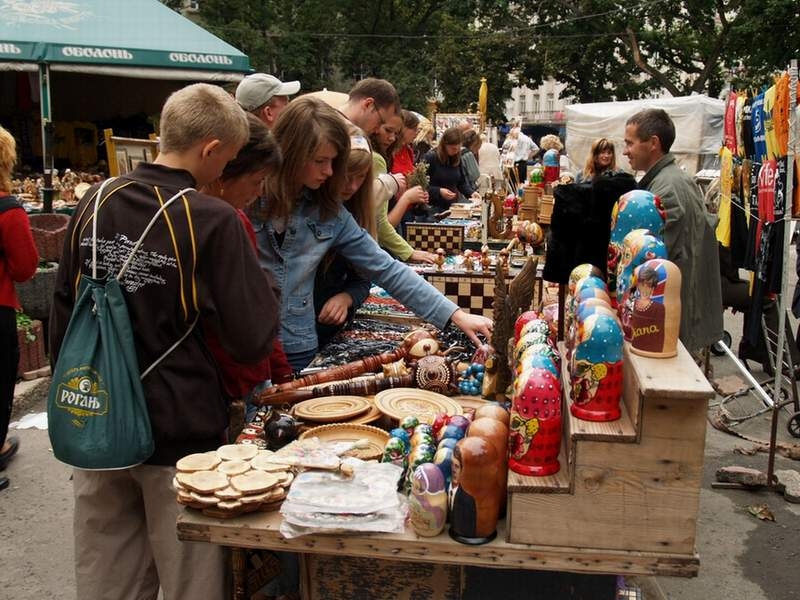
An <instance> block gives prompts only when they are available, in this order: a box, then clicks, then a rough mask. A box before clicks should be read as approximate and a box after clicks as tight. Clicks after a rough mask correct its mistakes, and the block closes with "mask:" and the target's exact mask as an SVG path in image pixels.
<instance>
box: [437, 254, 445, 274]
mask: <svg viewBox="0 0 800 600" xmlns="http://www.w3.org/2000/svg"><path fill="white" fill-rule="evenodd" d="M444 254H445V253H444V248H437V249H436V270H437V271H441V270H442V267H443V266H444Z"/></svg>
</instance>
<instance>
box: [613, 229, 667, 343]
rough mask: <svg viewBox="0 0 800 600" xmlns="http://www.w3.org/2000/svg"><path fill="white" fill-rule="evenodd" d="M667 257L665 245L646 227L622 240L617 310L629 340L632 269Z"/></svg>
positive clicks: (618, 269) (618, 267) (632, 232)
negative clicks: (646, 262) (649, 261)
mask: <svg viewBox="0 0 800 600" xmlns="http://www.w3.org/2000/svg"><path fill="white" fill-rule="evenodd" d="M654 258H667V247H666V246H665V245H664V242H663V241H662V240H661V238H660V237H658V236H657V235H655V234H654V233H652V232H650V231H647V230H646V229H634V230H633V231H631V232H630V233H629V234H628V235H626V236H625V239H624V240H623V241H622V256H621V257H620V261H619V264H618V265H617V311H618V313H619V318H620V321H621V322H622V333H623V334H624V335H625V340H626V341H630V339H631V337H630V320H631V304H630V292H631V281H632V280H633V271H634V270H635V269H636V267H638V266H639V265H641V264H642V263H643V262H645V261H648V260H652V259H654Z"/></svg>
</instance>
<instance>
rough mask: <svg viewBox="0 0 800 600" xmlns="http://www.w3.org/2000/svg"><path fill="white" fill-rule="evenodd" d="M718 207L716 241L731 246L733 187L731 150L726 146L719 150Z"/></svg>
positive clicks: (726, 246) (727, 246)
mask: <svg viewBox="0 0 800 600" xmlns="http://www.w3.org/2000/svg"><path fill="white" fill-rule="evenodd" d="M719 158H720V164H719V208H718V210H717V215H718V216H719V222H718V223H717V229H716V235H717V241H718V242H720V243H721V244H722V245H723V246H724V247H725V248H730V247H731V191H732V189H733V151H732V150H731V149H730V148H728V147H723V148H720V151H719Z"/></svg>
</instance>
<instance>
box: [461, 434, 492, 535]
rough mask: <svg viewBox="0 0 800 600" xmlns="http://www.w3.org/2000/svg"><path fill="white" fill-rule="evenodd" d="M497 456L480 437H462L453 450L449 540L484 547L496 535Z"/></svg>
mask: <svg viewBox="0 0 800 600" xmlns="http://www.w3.org/2000/svg"><path fill="white" fill-rule="evenodd" d="M498 460H499V457H498V455H497V450H496V449H495V447H494V445H493V444H492V443H491V442H490V441H488V440H485V439H484V438H482V437H478V436H474V437H470V436H468V437H465V438H464V439H462V440H460V441H459V442H458V443H457V444H456V447H455V448H454V449H453V462H452V465H451V477H450V490H449V492H448V503H449V507H450V532H449V533H450V537H452V538H453V539H454V540H456V541H457V542H461V543H462V544H485V543H487V542H491V541H492V540H493V539H494V538H495V537H496V536H497V520H498V518H499V517H500V509H501V503H502V500H503V499H502V498H501V496H502V492H501V487H500V484H501V481H500V480H501V479H503V478H504V475H503V474H504V471H503V470H500V471H498V469H497V464H498Z"/></svg>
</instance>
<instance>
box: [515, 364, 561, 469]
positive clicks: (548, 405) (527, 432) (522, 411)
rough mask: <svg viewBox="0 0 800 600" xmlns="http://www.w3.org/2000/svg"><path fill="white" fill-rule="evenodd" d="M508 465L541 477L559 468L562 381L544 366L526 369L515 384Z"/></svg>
mask: <svg viewBox="0 0 800 600" xmlns="http://www.w3.org/2000/svg"><path fill="white" fill-rule="evenodd" d="M509 429H510V430H511V433H510V438H509V445H510V449H509V451H510V458H509V460H508V467H509V468H510V469H511V470H512V471H514V472H515V473H519V474H520V475H533V476H539V477H543V476H545V475H552V474H553V473H557V472H558V470H559V469H560V468H561V465H560V464H559V462H558V453H559V450H560V449H561V382H560V380H559V378H558V377H557V376H555V375H553V374H552V373H551V372H550V371H548V370H546V369H538V368H532V369H529V370H526V371H525V372H524V373H523V374H522V375H521V376H520V377H519V378H518V379H517V381H516V382H515V383H514V397H513V402H512V405H511V419H510V421H509Z"/></svg>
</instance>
